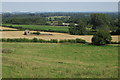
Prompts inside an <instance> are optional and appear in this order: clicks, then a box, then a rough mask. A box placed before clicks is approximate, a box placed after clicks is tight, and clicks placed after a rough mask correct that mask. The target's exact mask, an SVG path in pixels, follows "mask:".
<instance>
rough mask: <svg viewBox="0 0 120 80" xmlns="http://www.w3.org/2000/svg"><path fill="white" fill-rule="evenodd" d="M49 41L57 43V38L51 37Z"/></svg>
mask: <svg viewBox="0 0 120 80" xmlns="http://www.w3.org/2000/svg"><path fill="white" fill-rule="evenodd" d="M50 43H58V40H57V39H51V40H50Z"/></svg>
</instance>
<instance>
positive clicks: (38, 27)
mask: <svg viewBox="0 0 120 80" xmlns="http://www.w3.org/2000/svg"><path fill="white" fill-rule="evenodd" d="M3 25H4V26H13V27H16V28H18V27H22V28H29V29H33V30H46V31H60V32H68V27H67V26H46V25H13V24H3Z"/></svg>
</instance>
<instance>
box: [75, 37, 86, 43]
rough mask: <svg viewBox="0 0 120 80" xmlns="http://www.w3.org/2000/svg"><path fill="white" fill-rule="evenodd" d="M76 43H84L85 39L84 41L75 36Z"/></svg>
mask: <svg viewBox="0 0 120 80" xmlns="http://www.w3.org/2000/svg"><path fill="white" fill-rule="evenodd" d="M76 43H86V41H85V40H82V39H79V38H77V39H76Z"/></svg>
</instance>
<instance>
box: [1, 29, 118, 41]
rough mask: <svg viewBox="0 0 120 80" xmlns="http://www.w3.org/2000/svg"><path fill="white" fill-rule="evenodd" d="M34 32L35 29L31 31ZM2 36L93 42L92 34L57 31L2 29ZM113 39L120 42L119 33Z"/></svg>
mask: <svg viewBox="0 0 120 80" xmlns="http://www.w3.org/2000/svg"><path fill="white" fill-rule="evenodd" d="M31 32H34V31H31ZM1 33H2V37H1V36H0V38H28V39H32V38H38V39H45V40H49V39H58V40H61V39H76V38H81V39H84V40H86V41H87V42H91V38H92V37H93V36H92V35H69V34H67V33H56V32H40V33H41V34H52V35H23V33H24V31H1V32H0V34H1ZM112 41H116V42H118V35H114V36H112Z"/></svg>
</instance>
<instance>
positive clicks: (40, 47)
mask: <svg viewBox="0 0 120 80" xmlns="http://www.w3.org/2000/svg"><path fill="white" fill-rule="evenodd" d="M2 44H3V48H4V49H8V50H11V51H12V52H11V53H9V52H8V53H3V57H2V59H3V67H2V68H3V78H21V77H22V78H117V77H118V75H117V73H118V69H117V66H118V47H117V46H111V45H108V46H93V45H85V44H49V43H48V44H44V43H2Z"/></svg>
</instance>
